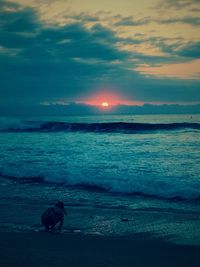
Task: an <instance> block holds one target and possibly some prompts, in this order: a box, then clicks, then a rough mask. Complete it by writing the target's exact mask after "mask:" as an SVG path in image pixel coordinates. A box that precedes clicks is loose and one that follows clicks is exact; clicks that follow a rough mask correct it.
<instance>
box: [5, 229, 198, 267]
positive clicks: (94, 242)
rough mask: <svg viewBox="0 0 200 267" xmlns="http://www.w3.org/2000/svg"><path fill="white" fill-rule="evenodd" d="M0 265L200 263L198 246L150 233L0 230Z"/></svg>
mask: <svg viewBox="0 0 200 267" xmlns="http://www.w3.org/2000/svg"><path fill="white" fill-rule="evenodd" d="M0 251H1V257H0V266H1V267H13V266H20V267H35V266H37V267H44V266H48V267H53V266H56V267H60V266H69V267H79V266H80V267H126V266H127V267H131V266H154V267H155V266H170V267H172V266H176V267H178V266H180V267H184V266H188V267H189V266H193V267H195V266H200V246H194V245H179V244H174V243H169V242H167V241H165V240H162V239H158V238H156V237H154V236H151V235H146V234H138V235H132V236H123V237H110V236H109V237H108V236H97V235H83V234H81V233H76V234H70V233H65V234H59V233H47V232H27V233H24V232H23V233H19V232H0Z"/></svg>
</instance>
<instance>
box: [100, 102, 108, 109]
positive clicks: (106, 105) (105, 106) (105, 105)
mask: <svg viewBox="0 0 200 267" xmlns="http://www.w3.org/2000/svg"><path fill="white" fill-rule="evenodd" d="M101 105H102V107H104V108H107V107H109V103H108V102H102V103H101Z"/></svg>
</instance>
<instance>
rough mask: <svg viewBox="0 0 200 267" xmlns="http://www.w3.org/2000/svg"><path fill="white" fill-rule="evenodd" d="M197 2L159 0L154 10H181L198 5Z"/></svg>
mask: <svg viewBox="0 0 200 267" xmlns="http://www.w3.org/2000/svg"><path fill="white" fill-rule="evenodd" d="M199 4H200V2H199V0H161V1H159V3H158V4H157V5H156V8H158V9H160V8H173V9H182V8H188V7H191V6H193V5H199Z"/></svg>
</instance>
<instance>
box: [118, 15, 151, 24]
mask: <svg viewBox="0 0 200 267" xmlns="http://www.w3.org/2000/svg"><path fill="white" fill-rule="evenodd" d="M150 21H151V18H150V17H145V18H142V19H134V18H133V17H132V16H129V17H122V18H121V19H120V20H118V21H117V22H116V23H114V26H140V25H145V24H148V23H149V22H150Z"/></svg>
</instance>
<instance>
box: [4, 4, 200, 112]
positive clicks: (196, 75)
mask: <svg viewBox="0 0 200 267" xmlns="http://www.w3.org/2000/svg"><path fill="white" fill-rule="evenodd" d="M199 26H200V1H199V0H149V1H146V0H109V1H107V0H101V1H99V0H84V1H83V0H29V1H27V0H15V1H10V0H5V1H3V0H0V106H1V107H5V106H12V107H15V106H16V107H20V106H31V105H38V104H40V105H48V106H50V105H55V104H57V105H67V104H69V103H84V104H89V105H90V104H91V105H98V104H101V103H102V102H105V101H106V102H110V104H113V105H117V104H127V105H132V104H133V105H142V104H143V103H153V104H163V103H180V104H198V103H200V30H199Z"/></svg>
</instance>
